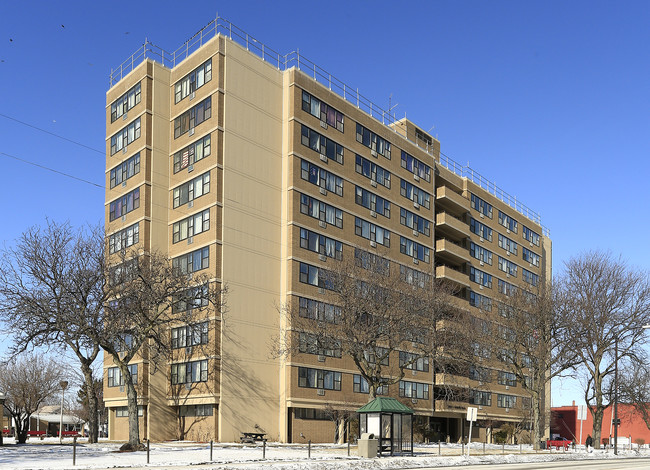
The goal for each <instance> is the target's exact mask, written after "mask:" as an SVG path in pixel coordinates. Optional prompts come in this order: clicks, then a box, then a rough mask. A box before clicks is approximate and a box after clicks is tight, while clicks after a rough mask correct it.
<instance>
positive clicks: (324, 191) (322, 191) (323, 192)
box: [320, 188, 327, 196]
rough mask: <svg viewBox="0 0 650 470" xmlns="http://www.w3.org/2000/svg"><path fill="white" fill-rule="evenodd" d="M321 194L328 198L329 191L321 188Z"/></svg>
mask: <svg viewBox="0 0 650 470" xmlns="http://www.w3.org/2000/svg"><path fill="white" fill-rule="evenodd" d="M320 193H321V194H322V195H323V196H327V189H325V188H320Z"/></svg>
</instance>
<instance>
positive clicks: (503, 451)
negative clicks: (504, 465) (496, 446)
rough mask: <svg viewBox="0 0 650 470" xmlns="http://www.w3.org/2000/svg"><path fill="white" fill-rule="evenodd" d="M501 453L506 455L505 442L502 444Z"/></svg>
mask: <svg viewBox="0 0 650 470" xmlns="http://www.w3.org/2000/svg"><path fill="white" fill-rule="evenodd" d="M501 453H502V454H505V453H506V443H505V442H504V443H503V444H501Z"/></svg>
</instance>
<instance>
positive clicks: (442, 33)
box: [0, 0, 650, 405]
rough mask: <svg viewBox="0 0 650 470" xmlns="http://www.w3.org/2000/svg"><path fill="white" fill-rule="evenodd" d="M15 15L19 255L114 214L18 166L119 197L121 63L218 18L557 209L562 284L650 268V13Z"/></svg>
mask: <svg viewBox="0 0 650 470" xmlns="http://www.w3.org/2000/svg"><path fill="white" fill-rule="evenodd" d="M0 12H1V14H0V61H1V62H0V114H2V115H3V116H0V162H2V169H3V171H2V185H1V191H2V197H1V198H0V213H1V214H2V219H1V220H3V221H4V222H3V223H2V225H1V226H0V239H1V240H2V241H3V242H4V243H6V244H12V243H13V240H14V239H15V238H16V237H17V236H18V235H19V234H20V233H21V232H23V231H24V230H25V229H26V228H27V227H29V226H30V225H33V224H43V223H44V221H45V218H46V217H49V218H51V219H54V220H57V221H63V220H70V221H71V222H72V223H73V224H75V225H81V224H85V223H91V224H95V223H98V222H102V221H103V217H104V191H103V189H102V188H99V187H97V186H93V185H91V184H88V183H84V182H81V181H78V180H74V179H70V178H67V177H65V176H62V175H60V174H55V173H52V172H50V171H47V170H44V169H42V168H38V167H34V166H31V165H28V164H26V163H23V162H20V161H16V160H14V159H12V158H10V157H8V156H7V155H6V154H8V155H11V156H14V157H18V158H21V159H25V160H29V161H32V162H34V163H36V164H39V165H43V166H47V167H51V168H53V169H56V170H57V171H60V172H63V173H67V174H70V175H73V176H75V177H77V178H81V179H84V180H87V181H89V182H93V183H96V184H97V185H100V186H101V185H103V184H104V170H105V157H104V155H103V152H104V147H105V114H104V107H105V93H106V91H107V89H108V84H109V73H110V70H111V68H114V67H116V66H118V65H119V64H120V63H121V62H122V61H124V60H125V59H126V58H127V57H129V56H130V55H131V53H133V52H134V51H135V50H136V49H137V48H138V47H139V46H140V45H141V44H142V43H143V41H144V39H145V37H146V38H148V39H149V40H150V41H151V42H153V43H154V44H156V45H158V46H160V47H162V48H163V49H166V50H174V49H176V48H177V47H179V46H180V45H181V44H182V43H183V42H184V41H185V40H186V39H188V38H189V37H191V36H192V35H193V34H194V33H195V32H196V31H198V30H199V29H200V28H202V27H203V26H204V25H206V24H207V23H208V22H210V21H211V20H212V19H213V18H214V17H215V15H216V13H217V12H218V13H219V15H220V16H222V17H224V18H226V19H228V20H229V21H231V22H232V23H234V24H235V25H237V26H239V27H240V28H242V29H243V30H245V31H246V32H248V33H249V34H251V35H252V36H254V37H256V38H257V39H259V40H260V41H261V42H263V43H265V44H266V45H267V46H269V47H271V48H273V49H275V50H276V51H278V52H281V53H287V52H290V51H293V50H295V49H300V52H301V54H303V55H304V56H306V57H308V58H309V59H311V60H312V61H314V62H315V63H317V64H319V65H320V66H321V67H322V68H324V69H325V70H327V71H329V72H331V73H332V74H333V75H334V76H336V77H338V78H340V79H341V80H343V81H344V82H346V83H347V84H348V85H350V86H353V87H359V89H360V91H361V93H362V94H364V95H365V96H367V97H369V98H370V99H371V100H372V101H374V102H375V103H377V104H379V105H382V106H383V107H385V108H387V107H388V103H389V97H390V96H391V95H392V104H395V103H399V104H398V106H397V107H396V109H395V112H396V114H397V116H398V117H403V116H404V114H405V113H406V115H407V116H408V118H409V119H411V120H412V121H414V122H415V123H417V124H418V125H420V126H421V127H422V128H423V129H429V128H432V127H433V130H432V131H431V133H432V134H433V135H435V136H436V137H438V138H439V140H440V142H441V145H442V151H443V152H444V153H446V154H447V155H449V156H450V157H451V158H453V159H455V160H456V161H458V162H459V163H462V164H466V163H467V162H469V163H470V165H471V166H472V168H474V169H475V170H477V171H479V172H480V173H481V174H483V176H485V177H487V178H488V179H490V180H492V181H495V182H496V183H497V184H498V185H500V186H501V187H502V188H503V189H505V190H506V191H507V192H509V193H510V194H512V195H514V196H517V198H518V199H519V200H521V201H522V202H523V203H524V204H526V205H527V206H529V207H530V208H532V209H533V210H536V211H537V212H539V213H540V214H541V216H542V222H543V224H544V225H545V226H547V227H548V228H549V229H550V230H551V238H552V240H553V264H554V273H555V274H558V273H560V272H561V269H562V267H563V263H564V261H565V260H567V259H568V258H569V257H571V256H574V255H577V254H579V253H580V252H581V251H583V250H587V249H593V248H598V249H605V250H611V251H612V252H613V253H614V254H621V255H622V256H623V257H624V258H625V259H627V260H629V261H630V262H631V263H632V264H633V265H635V266H638V267H640V268H642V269H647V268H648V267H650V250H648V251H646V250H645V249H643V247H644V242H643V240H646V241H647V240H648V237H647V235H646V234H647V233H650V222H649V221H648V217H647V216H646V215H645V213H644V212H643V211H644V209H643V207H645V205H646V204H647V203H648V184H647V182H646V181H647V175H648V174H650V162H649V159H648V156H649V147H650V139H649V138H648V137H650V132H649V130H650V129H649V124H650V119H649V113H650V80H649V77H650V61H649V58H650V54H649V52H650V51H649V49H650V27H648V25H649V24H650V2H646V1H625V2H615V1H607V2H604V1H589V2H587V1H570V2H566V1H548V0H544V1H489V2H487V1H421V2H410V1H403V2H396V1H390V2H388V1H356V2H355V1H344V2H341V1H335V0H332V1H328V2H309V1H304V0H303V1H287V2H283V1H279V0H278V1H219V2H207V1H206V2H200V1H198V2H192V3H186V2H179V1H174V2H171V1H155V2H154V1H140V2H134V1H129V2H124V1H112V2H89V1H66V2H52V1H42V2H33V1H21V2H9V1H4V2H2V5H1V8H0ZM5 116H9V117H10V118H12V119H17V120H20V121H23V122H25V123H28V124H30V125H32V126H36V127H39V128H41V129H44V130H46V131H48V132H51V133H53V134H57V135H60V136H63V137H65V138H67V139H70V140H73V141H76V142H79V143H81V144H83V145H85V146H87V147H89V148H86V147H82V146H79V145H75V144H73V143H71V142H68V141H64V140H61V139H59V138H56V137H54V136H52V135H49V134H46V133H44V132H41V131H38V130H36V129H34V128H31V127H28V126H26V125H23V124H19V123H18V122H16V121H13V120H11V119H8V118H7V117H5ZM434 126H435V127H434ZM91 149H96V150H97V151H93V150H91ZM620 227H624V228H625V230H624V231H623V230H621V229H620ZM637 234H638V235H637ZM571 399H576V400H579V399H580V393H579V392H577V391H576V389H575V387H571V386H570V384H568V383H567V384H565V385H564V386H562V387H560V386H558V385H557V384H554V389H553V404H554V405H561V404H570V400H571Z"/></svg>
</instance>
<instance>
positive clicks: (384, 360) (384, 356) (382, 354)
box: [363, 346, 390, 366]
mask: <svg viewBox="0 0 650 470" xmlns="http://www.w3.org/2000/svg"><path fill="white" fill-rule="evenodd" d="M363 357H364V358H365V359H366V361H368V363H370V364H377V358H379V359H380V361H379V363H380V364H381V365H382V366H389V365H390V351H389V350H388V349H386V348H382V347H381V346H374V347H372V349H371V350H369V351H364V352H363Z"/></svg>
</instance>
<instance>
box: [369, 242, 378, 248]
mask: <svg viewBox="0 0 650 470" xmlns="http://www.w3.org/2000/svg"><path fill="white" fill-rule="evenodd" d="M370 246H371V247H373V248H377V242H373V241H372V240H370Z"/></svg>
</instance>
